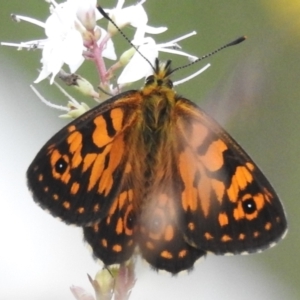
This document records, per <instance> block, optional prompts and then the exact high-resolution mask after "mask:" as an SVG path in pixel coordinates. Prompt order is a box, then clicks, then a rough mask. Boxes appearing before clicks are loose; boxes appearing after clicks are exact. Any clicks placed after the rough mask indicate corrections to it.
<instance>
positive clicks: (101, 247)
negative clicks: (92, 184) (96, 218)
mask: <svg viewBox="0 0 300 300" xmlns="http://www.w3.org/2000/svg"><path fill="white" fill-rule="evenodd" d="M133 197H134V194H133V191H132V190H131V188H130V187H129V186H127V185H126V184H125V186H123V187H122V188H121V190H120V193H119V195H118V197H116V198H115V199H114V201H113V203H112V205H111V207H110V209H109V211H108V213H107V216H106V217H105V218H104V219H102V220H101V221H100V222H98V223H96V224H94V225H92V226H87V227H84V229H83V232H84V238H85V240H86V241H87V242H88V243H89V244H90V246H91V247H92V249H93V254H94V256H95V257H97V258H99V259H100V260H101V261H102V262H103V263H104V264H105V265H112V264H117V263H122V262H124V261H126V260H128V259H129V258H130V257H131V255H132V253H133V251H134V248H135V245H136V243H135V240H134V237H135V235H134V232H135V228H136V213H135V211H134V204H133Z"/></svg>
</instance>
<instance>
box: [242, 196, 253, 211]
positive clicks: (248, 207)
mask: <svg viewBox="0 0 300 300" xmlns="http://www.w3.org/2000/svg"><path fill="white" fill-rule="evenodd" d="M242 206H243V210H244V212H245V214H253V213H254V212H255V211H256V203H255V201H254V200H253V199H252V198H250V199H247V200H244V201H243V204H242Z"/></svg>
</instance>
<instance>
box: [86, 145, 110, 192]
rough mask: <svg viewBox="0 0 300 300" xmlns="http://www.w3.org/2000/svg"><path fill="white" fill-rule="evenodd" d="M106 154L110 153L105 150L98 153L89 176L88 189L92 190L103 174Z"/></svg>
mask: <svg viewBox="0 0 300 300" xmlns="http://www.w3.org/2000/svg"><path fill="white" fill-rule="evenodd" d="M105 150H106V149H105ZM106 155H108V154H107V153H105V152H104V153H101V154H99V155H97V158H96V159H95V161H94V164H93V167H92V171H91V175H90V178H89V185H88V191H90V190H91V189H92V188H93V187H94V186H95V185H96V183H97V182H98V181H99V179H100V177H101V176H102V174H103V170H104V161H105V156H106Z"/></svg>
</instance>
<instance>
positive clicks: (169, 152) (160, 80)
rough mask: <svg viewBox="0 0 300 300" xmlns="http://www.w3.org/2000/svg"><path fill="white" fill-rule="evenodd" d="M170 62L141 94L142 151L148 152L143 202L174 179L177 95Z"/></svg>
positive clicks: (149, 79)
mask: <svg viewBox="0 0 300 300" xmlns="http://www.w3.org/2000/svg"><path fill="white" fill-rule="evenodd" d="M169 64H170V62H167V63H165V64H162V65H160V66H158V67H157V70H156V72H155V74H154V75H151V76H150V77H148V78H147V80H146V83H145V86H144V88H143V89H142V90H141V91H140V93H141V97H142V99H143V100H142V103H141V115H142V116H141V119H140V120H141V124H140V125H141V130H140V131H139V132H140V134H141V136H140V139H141V144H140V147H141V149H143V150H144V152H145V169H144V185H143V186H144V187H143V194H144V195H147V197H144V196H142V199H144V200H143V202H144V201H146V202H147V201H149V199H148V200H147V199H146V198H149V197H150V198H151V197H153V195H152V193H151V192H150V190H151V191H155V190H156V188H155V187H156V185H157V186H158V185H159V183H160V182H161V180H163V179H164V178H166V177H169V176H171V175H170V174H169V173H171V172H172V167H171V164H172V163H173V159H172V158H173V152H174V150H175V149H174V141H173V139H174V134H173V128H174V124H173V122H174V107H175V103H176V95H175V94H176V93H175V91H174V90H173V89H172V86H173V84H172V82H171V80H170V79H169V72H170V65H169Z"/></svg>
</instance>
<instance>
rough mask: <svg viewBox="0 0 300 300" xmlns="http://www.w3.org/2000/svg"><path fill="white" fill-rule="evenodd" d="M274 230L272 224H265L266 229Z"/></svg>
mask: <svg viewBox="0 0 300 300" xmlns="http://www.w3.org/2000/svg"><path fill="white" fill-rule="evenodd" d="M271 228H272V224H271V223H270V222H268V223H266V224H265V229H266V230H270V229H271Z"/></svg>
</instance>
